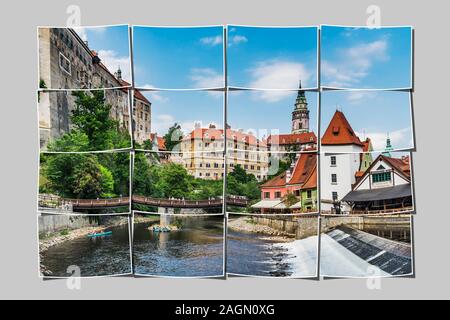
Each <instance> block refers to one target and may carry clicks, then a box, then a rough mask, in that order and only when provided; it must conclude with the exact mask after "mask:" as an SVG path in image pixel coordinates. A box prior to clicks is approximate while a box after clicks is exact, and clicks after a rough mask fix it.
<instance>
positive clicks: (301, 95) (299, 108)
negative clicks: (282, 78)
mask: <svg viewBox="0 0 450 320" xmlns="http://www.w3.org/2000/svg"><path fill="white" fill-rule="evenodd" d="M298 89H299V90H298V93H297V99H296V100H295V107H294V111H292V130H291V131H292V133H294V134H296V133H305V132H309V110H308V102H307V101H306V96H305V91H303V90H301V89H302V82H301V81H300V84H299V87H298Z"/></svg>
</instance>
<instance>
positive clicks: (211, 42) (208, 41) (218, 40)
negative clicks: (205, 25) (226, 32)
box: [200, 36, 223, 47]
mask: <svg viewBox="0 0 450 320" xmlns="http://www.w3.org/2000/svg"><path fill="white" fill-rule="evenodd" d="M200 42H201V43H202V44H204V45H208V46H212V47H214V46H217V45H219V44H222V43H223V38H222V36H215V37H205V38H201V39H200Z"/></svg>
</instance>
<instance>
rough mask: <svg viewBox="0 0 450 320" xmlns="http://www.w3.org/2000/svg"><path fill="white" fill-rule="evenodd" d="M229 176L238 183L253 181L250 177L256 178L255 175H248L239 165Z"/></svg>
mask: <svg viewBox="0 0 450 320" xmlns="http://www.w3.org/2000/svg"><path fill="white" fill-rule="evenodd" d="M229 175H230V176H232V177H234V178H235V179H236V182H238V183H247V182H248V181H249V179H251V178H249V176H252V177H254V176H253V175H248V174H247V172H246V171H245V170H244V168H242V166H241V165H239V164H238V165H236V166H235V167H234V170H233V171H232V172H231V173H230V174H229Z"/></svg>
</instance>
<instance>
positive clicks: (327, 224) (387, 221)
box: [321, 216, 410, 233]
mask: <svg viewBox="0 0 450 320" xmlns="http://www.w3.org/2000/svg"><path fill="white" fill-rule="evenodd" d="M344 224H345V225H349V226H351V227H353V228H356V229H363V228H364V226H376V225H391V226H392V225H407V224H410V218H409V217H403V216H395V217H375V216H342V217H338V216H329V217H322V218H321V230H322V232H323V233H325V232H328V231H330V230H331V229H334V228H336V227H338V226H341V225H344Z"/></svg>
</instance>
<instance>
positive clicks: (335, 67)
mask: <svg viewBox="0 0 450 320" xmlns="http://www.w3.org/2000/svg"><path fill="white" fill-rule="evenodd" d="M321 35H322V39H321V58H322V59H321V72H322V73H321V76H322V78H321V80H322V81H321V82H322V86H327V87H339V88H358V89H367V88H371V89H387V88H409V87H410V86H411V81H410V79H411V50H412V49H411V48H412V46H411V28H410V27H401V28H381V29H368V28H348V27H327V26H323V27H322V33H321Z"/></svg>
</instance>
